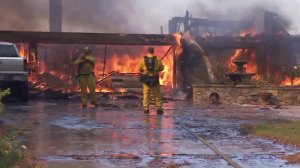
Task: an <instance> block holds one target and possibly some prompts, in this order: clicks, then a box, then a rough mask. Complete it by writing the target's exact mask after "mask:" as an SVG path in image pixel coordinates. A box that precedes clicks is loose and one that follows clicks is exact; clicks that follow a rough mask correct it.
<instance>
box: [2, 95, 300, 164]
mask: <svg viewBox="0 0 300 168" xmlns="http://www.w3.org/2000/svg"><path fill="white" fill-rule="evenodd" d="M124 101H126V100H124ZM105 103H106V104H110V102H105ZM115 103H116V102H115ZM122 103H123V104H128V102H127V103H124V102H122ZM120 104H121V103H120ZM164 107H165V109H166V113H165V114H164V115H163V116H157V115H156V114H155V113H151V114H150V116H148V115H144V114H143V112H142V110H141V109H140V108H139V107H135V108H125V107H124V108H123V107H122V106H120V105H119V106H115V105H113V106H112V107H111V108H108V107H107V106H106V107H99V108H88V109H82V108H81V107H80V104H79V102H61V101H53V102H51V103H45V102H42V101H34V102H30V103H29V104H27V105H21V104H20V105H7V108H6V116H5V123H6V124H14V123H16V122H21V121H26V122H30V123H31V124H32V128H31V129H30V131H28V132H26V138H25V143H26V144H27V146H28V148H29V149H30V150H32V153H33V155H34V157H35V158H36V159H37V160H40V161H42V162H43V163H44V165H45V167H50V168H52V167H53V168H56V167H64V168H69V167H70V168H71V167H72V168H73V167H78V168H79V167H89V168H93V167H95V168H96V167H97V168H99V167H104V168H107V167H168V166H177V167H195V168H196V167H197V168H198V167H225V168H226V167H230V166H229V165H228V164H227V162H226V161H225V160H223V159H222V158H221V157H220V156H218V155H216V154H215V153H214V152H213V151H212V150H210V149H209V148H208V147H207V146H205V145H204V144H203V143H201V142H200V141H197V139H196V138H195V137H193V135H191V134H189V133H188V132H186V131H185V130H184V129H182V128H181V127H180V126H179V125H178V123H177V122H176V121H175V118H176V120H177V121H180V122H182V123H184V124H185V125H186V126H187V127H189V128H190V129H191V130H192V131H193V132H195V133H197V134H199V135H200V136H202V137H204V138H205V139H207V140H208V141H209V142H211V143H212V144H214V145H215V146H216V147H217V148H218V149H219V150H221V151H222V152H223V153H225V154H227V155H229V156H230V157H231V158H232V159H233V160H234V161H236V162H237V163H238V164H240V165H241V166H242V167H298V166H299V165H287V164H286V163H285V162H286V161H284V160H282V159H281V157H282V156H283V155H285V154H291V153H295V152H298V151H299V149H297V148H295V147H292V146H286V145H281V144H278V143H275V142H273V141H270V140H266V139H261V138H255V137H250V136H247V135H242V134H241V133H240V125H241V124H244V123H257V122H261V121H263V120H265V119H268V118H267V117H268V116H270V115H271V114H270V112H262V111H259V110H253V109H238V108H232V107H230V108H229V107H219V106H218V107H198V106H195V105H191V104H190V103H186V102H170V103H166V104H165V106H164ZM153 112H154V110H153ZM249 116H251V117H249Z"/></svg>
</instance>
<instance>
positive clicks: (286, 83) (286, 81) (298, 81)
mask: <svg viewBox="0 0 300 168" xmlns="http://www.w3.org/2000/svg"><path fill="white" fill-rule="evenodd" d="M293 83H294V85H300V77H298V78H296V79H294V81H293ZM281 85H284V86H292V81H291V79H290V78H289V77H287V76H286V77H285V79H284V80H283V81H282V82H281Z"/></svg>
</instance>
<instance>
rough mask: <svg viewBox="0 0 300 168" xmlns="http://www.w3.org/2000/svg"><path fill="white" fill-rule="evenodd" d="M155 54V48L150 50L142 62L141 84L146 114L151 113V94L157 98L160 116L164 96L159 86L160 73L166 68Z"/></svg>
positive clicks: (156, 102)
mask: <svg viewBox="0 0 300 168" xmlns="http://www.w3.org/2000/svg"><path fill="white" fill-rule="evenodd" d="M153 54H154V48H153V47H149V48H148V54H147V56H144V58H143V59H142V60H141V62H140V67H139V69H140V73H141V82H142V83H143V94H144V99H143V107H144V113H149V105H150V95H151V92H152V94H153V95H154V96H155V100H156V101H155V104H156V108H157V113H158V114H163V109H162V96H161V91H160V85H159V72H161V71H162V70H163V69H164V66H163V64H162V62H161V60H160V59H158V58H157V57H156V56H154V55H153Z"/></svg>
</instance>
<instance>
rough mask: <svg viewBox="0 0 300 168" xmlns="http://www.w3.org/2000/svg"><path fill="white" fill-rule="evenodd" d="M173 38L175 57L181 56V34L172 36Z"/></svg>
mask: <svg viewBox="0 0 300 168" xmlns="http://www.w3.org/2000/svg"><path fill="white" fill-rule="evenodd" d="M173 37H174V38H175V41H176V45H175V55H181V54H182V52H183V46H182V34H180V33H176V34H173Z"/></svg>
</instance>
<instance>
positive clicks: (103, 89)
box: [78, 88, 113, 93]
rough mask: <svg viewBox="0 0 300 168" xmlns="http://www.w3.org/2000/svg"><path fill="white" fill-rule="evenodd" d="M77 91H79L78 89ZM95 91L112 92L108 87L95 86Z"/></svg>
mask: <svg viewBox="0 0 300 168" xmlns="http://www.w3.org/2000/svg"><path fill="white" fill-rule="evenodd" d="M78 91H80V89H79V90H78ZM96 92H98V93H99V92H102V93H111V92H113V90H112V89H109V88H96Z"/></svg>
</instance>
